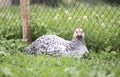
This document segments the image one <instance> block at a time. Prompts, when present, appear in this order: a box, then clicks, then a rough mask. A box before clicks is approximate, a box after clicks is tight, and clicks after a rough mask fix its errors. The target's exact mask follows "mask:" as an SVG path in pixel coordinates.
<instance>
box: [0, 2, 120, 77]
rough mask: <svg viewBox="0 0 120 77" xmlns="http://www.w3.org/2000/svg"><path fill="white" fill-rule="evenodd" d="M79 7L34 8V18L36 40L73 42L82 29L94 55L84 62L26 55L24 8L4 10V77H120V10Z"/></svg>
mask: <svg viewBox="0 0 120 77" xmlns="http://www.w3.org/2000/svg"><path fill="white" fill-rule="evenodd" d="M70 1H72V0H70ZM78 4H79V3H78V2H77V4H76V5H74V3H73V2H70V4H67V6H62V5H61V6H60V7H56V8H55V7H54V8H53V7H48V6H44V5H43V6H41V5H31V13H30V15H31V31H32V34H33V37H32V38H33V40H35V39H36V38H38V37H39V36H41V35H43V34H56V35H58V36H60V37H62V38H65V39H68V40H70V39H71V38H72V33H73V31H74V29H75V28H77V27H82V28H83V29H84V32H85V40H86V44H87V47H88V49H89V50H90V53H88V54H85V55H84V56H83V57H82V58H80V59H78V58H73V57H72V56H69V57H53V56H49V55H32V54H27V53H25V52H23V50H22V49H23V48H24V47H26V46H27V45H26V44H25V43H24V42H23V40H22V27H21V26H22V24H21V13H20V7H19V6H10V7H7V6H6V7H1V6H0V77H27V76H28V77H48V76H49V77H120V71H119V70H120V57H119V55H120V47H119V46H120V39H119V38H120V28H119V27H120V21H119V20H120V13H119V10H120V8H119V7H118V6H110V5H108V4H101V3H99V4H97V5H94V6H93V5H92V6H91V5H88V4H84V3H80V5H78ZM69 5H70V6H69ZM72 5H73V6H72ZM96 52H97V53H96Z"/></svg>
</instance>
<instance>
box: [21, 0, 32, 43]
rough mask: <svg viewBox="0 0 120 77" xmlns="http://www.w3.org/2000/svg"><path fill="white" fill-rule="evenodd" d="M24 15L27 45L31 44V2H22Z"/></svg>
mask: <svg viewBox="0 0 120 77" xmlns="http://www.w3.org/2000/svg"><path fill="white" fill-rule="evenodd" d="M20 6H21V14H22V31H23V39H24V40H25V42H26V43H30V42H31V32H30V0H20Z"/></svg>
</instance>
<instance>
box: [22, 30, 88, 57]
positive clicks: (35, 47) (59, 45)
mask: <svg viewBox="0 0 120 77" xmlns="http://www.w3.org/2000/svg"><path fill="white" fill-rule="evenodd" d="M24 51H26V52H28V53H36V54H43V53H45V54H48V55H55V56H58V55H62V56H67V55H69V54H77V55H82V54H84V53H85V52H88V49H87V47H86V44H85V40H84V32H83V30H82V29H81V28H77V29H76V30H75V31H74V33H73V38H72V40H71V41H68V40H65V39H63V38H61V37H59V36H56V35H43V36H41V37H39V38H37V39H36V40H35V41H34V42H33V43H32V44H31V45H29V46H28V47H26V48H25V49H24Z"/></svg>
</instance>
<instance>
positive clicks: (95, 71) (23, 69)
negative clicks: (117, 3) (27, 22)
mask: <svg viewBox="0 0 120 77" xmlns="http://www.w3.org/2000/svg"><path fill="white" fill-rule="evenodd" d="M6 44H7V46H9V48H8V47H7V46H6ZM11 44H12V45H11ZM16 45H18V46H16ZM24 46H25V45H24V43H23V41H22V40H16V41H13V40H9V41H4V42H2V45H1V47H0V77H26V76H29V77H48V76H49V77H120V71H119V70H120V57H119V55H120V53H118V52H111V53H109V52H105V51H101V52H99V53H95V52H93V51H91V52H90V53H87V54H85V55H84V56H83V57H82V58H73V57H72V56H69V57H53V56H49V55H32V54H27V53H25V52H22V48H23V47H24ZM18 49H19V50H18Z"/></svg>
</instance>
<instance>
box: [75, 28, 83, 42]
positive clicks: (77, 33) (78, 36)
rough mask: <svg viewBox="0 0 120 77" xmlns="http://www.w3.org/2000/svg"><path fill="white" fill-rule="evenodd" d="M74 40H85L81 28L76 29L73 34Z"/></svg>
mask: <svg viewBox="0 0 120 77" xmlns="http://www.w3.org/2000/svg"><path fill="white" fill-rule="evenodd" d="M73 38H74V39H78V40H80V39H83V38H84V32H83V29H81V28H77V29H75V31H74V33H73Z"/></svg>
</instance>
